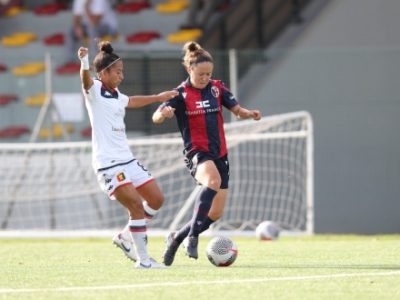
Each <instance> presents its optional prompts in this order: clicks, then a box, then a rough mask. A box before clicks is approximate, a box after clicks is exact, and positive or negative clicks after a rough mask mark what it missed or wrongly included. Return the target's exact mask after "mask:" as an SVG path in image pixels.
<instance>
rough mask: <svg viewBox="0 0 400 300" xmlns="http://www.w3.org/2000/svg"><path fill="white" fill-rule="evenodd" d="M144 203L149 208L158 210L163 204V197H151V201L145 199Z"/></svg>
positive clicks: (160, 195)
mask: <svg viewBox="0 0 400 300" xmlns="http://www.w3.org/2000/svg"><path fill="white" fill-rule="evenodd" d="M146 202H147V205H148V206H149V207H150V208H152V209H155V210H158V209H160V207H161V206H162V205H163V204H164V195H163V194H159V195H157V196H156V197H152V198H151V199H146Z"/></svg>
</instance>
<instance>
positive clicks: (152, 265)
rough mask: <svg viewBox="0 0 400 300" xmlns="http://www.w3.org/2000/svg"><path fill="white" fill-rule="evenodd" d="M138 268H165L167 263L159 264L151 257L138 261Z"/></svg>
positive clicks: (136, 266)
mask: <svg viewBox="0 0 400 300" xmlns="http://www.w3.org/2000/svg"><path fill="white" fill-rule="evenodd" d="M135 268H136V269H165V268H166V267H165V265H163V264H159V263H158V262H156V261H155V260H154V259H152V258H150V259H148V260H146V261H143V262H141V261H139V260H138V261H137V262H136V264H135Z"/></svg>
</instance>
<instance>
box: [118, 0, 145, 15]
mask: <svg viewBox="0 0 400 300" xmlns="http://www.w3.org/2000/svg"><path fill="white" fill-rule="evenodd" d="M146 8H150V4H149V3H147V1H144V2H140V3H138V2H136V3H122V4H120V5H118V6H117V7H116V11H117V12H119V13H120V14H129V13H137V12H139V11H141V10H142V9H146Z"/></svg>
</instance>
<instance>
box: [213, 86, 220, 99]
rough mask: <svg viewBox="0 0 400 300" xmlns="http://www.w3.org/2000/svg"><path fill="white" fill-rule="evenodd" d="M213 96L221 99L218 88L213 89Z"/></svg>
mask: <svg viewBox="0 0 400 300" xmlns="http://www.w3.org/2000/svg"><path fill="white" fill-rule="evenodd" d="M211 94H212V95H213V96H214V97H215V98H218V97H219V88H218V87H216V86H213V87H211Z"/></svg>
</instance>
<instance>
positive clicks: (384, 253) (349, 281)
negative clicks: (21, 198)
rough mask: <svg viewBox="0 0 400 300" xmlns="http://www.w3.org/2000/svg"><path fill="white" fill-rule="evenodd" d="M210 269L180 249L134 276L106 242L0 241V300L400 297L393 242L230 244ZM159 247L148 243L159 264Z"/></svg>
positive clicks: (321, 239)
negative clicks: (224, 261) (231, 254)
mask: <svg viewBox="0 0 400 300" xmlns="http://www.w3.org/2000/svg"><path fill="white" fill-rule="evenodd" d="M232 239H233V240H234V241H235V242H236V244H237V246H238V251H239V255H238V258H237V260H236V262H235V263H234V264H233V265H232V266H230V267H220V268H218V267H215V266H213V265H211V264H210V263H209V262H208V260H207V258H206V256H205V248H206V244H207V242H208V240H209V238H205V237H202V238H201V239H200V245H199V254H200V257H199V259H198V260H191V259H189V258H187V257H185V256H184V254H183V253H182V251H180V252H179V253H178V254H177V256H176V259H175V263H174V264H173V265H172V266H171V267H169V268H167V269H163V270H136V269H134V268H133V263H132V262H131V261H129V260H128V259H127V258H126V257H125V256H124V255H123V253H122V252H121V250H120V249H118V248H116V247H114V246H113V245H112V244H111V239H103V238H101V239H100V238H98V239H84V238H82V239H10V238H4V239H0V257H1V264H0V299H35V300H38V299H52V300H53V299H85V300H86V299H96V300H97V299H118V300H122V299H134V300H139V299H147V300H153V299H167V300H169V299H185V300H192V299H193V300H197V299H207V300H214V299H216V300H219V299H245V300H248V299H341V300H342V299H374V300H375V299H391V300H393V299H400V236H398V235H388V236H346V235H344V236H330V235H326V236H325V235H323V236H318V235H317V236H314V237H282V238H280V239H279V240H277V241H273V242H265V241H264V242H262V241H258V240H256V239H255V238H250V237H247V238H239V237H233V238H232ZM163 249H164V241H163V238H161V237H150V238H149V251H150V253H151V255H152V256H153V257H154V258H156V259H157V260H158V261H161V256H162V252H163Z"/></svg>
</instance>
